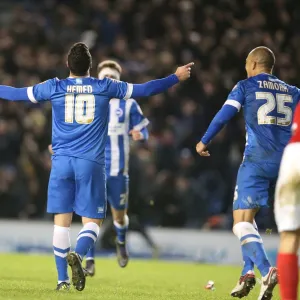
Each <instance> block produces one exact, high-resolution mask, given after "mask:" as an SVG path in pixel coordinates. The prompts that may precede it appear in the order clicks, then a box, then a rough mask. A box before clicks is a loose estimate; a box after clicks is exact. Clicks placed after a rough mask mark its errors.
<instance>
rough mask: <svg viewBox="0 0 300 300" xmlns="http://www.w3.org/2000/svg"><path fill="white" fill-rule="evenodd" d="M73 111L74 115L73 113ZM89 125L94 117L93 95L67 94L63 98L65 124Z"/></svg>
mask: <svg viewBox="0 0 300 300" xmlns="http://www.w3.org/2000/svg"><path fill="white" fill-rule="evenodd" d="M74 111H75V113H74ZM74 115H75V121H76V122H77V123H79V124H90V123H92V122H93V121H94V117H95V96H94V95H93V94H78V95H76V96H75V95H74V94H67V95H66V97H65V122H66V123H74Z"/></svg>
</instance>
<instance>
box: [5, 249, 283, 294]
mask: <svg viewBox="0 0 300 300" xmlns="http://www.w3.org/2000/svg"><path fill="white" fill-rule="evenodd" d="M96 264H97V269H96V275H95V277H93V278H87V284H86V288H85V290H84V291H82V292H78V291H76V290H75V289H74V288H73V287H72V289H71V290H70V291H69V292H56V291H54V289H55V287H56V269H55V265H54V258H53V257H51V256H37V255H23V254H9V255H8V254H0V299H1V300H2V299H3V300H4V299H5V300H10V299H13V300H16V299H20V300H21V299H22V300H26V299H30V300H37V299H38V300H52V299H53V300H54V299H55V300H60V299H66V300H67V299H72V300H77V299H82V300H89V299H91V300H97V299H103V300H111V299H118V300H119V299H120V300H123V299H124V300H137V299H144V300H150V299H151V300H156V299H157V300H175V299H176V300H185V299H187V300H194V299H197V300H208V299H214V300H223V299H234V298H231V297H230V295H229V293H230V291H231V289H232V288H233V287H234V285H235V284H236V281H237V279H238V277H239V273H240V268H238V267H225V266H212V265H200V264H189V263H174V262H161V261H151V260H149V261H141V260H132V261H130V263H129V265H128V267H127V268H125V269H120V268H119V267H118V265H117V262H116V261H115V259H97V261H96ZM208 280H213V281H214V282H215V287H216V290H215V291H210V290H205V289H204V286H205V285H206V283H207V281H208ZM259 288H260V285H259V284H258V283H257V284H256V287H255V288H254V289H253V290H252V291H251V293H250V294H249V296H248V297H247V298H244V299H248V300H252V299H253V300H254V299H257V297H258V293H259ZM273 299H274V300H279V296H278V287H276V288H275V293H274V297H273Z"/></svg>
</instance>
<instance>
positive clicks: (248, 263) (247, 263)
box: [242, 220, 258, 276]
mask: <svg viewBox="0 0 300 300" xmlns="http://www.w3.org/2000/svg"><path fill="white" fill-rule="evenodd" d="M253 227H254V229H255V230H256V231H257V232H258V228H257V225H256V222H255V220H254V221H253ZM243 254H244V253H243ZM243 261H244V267H243V269H242V276H245V275H247V274H249V275H250V276H251V275H252V274H253V275H254V262H253V261H252V260H251V258H250V257H248V256H247V255H243Z"/></svg>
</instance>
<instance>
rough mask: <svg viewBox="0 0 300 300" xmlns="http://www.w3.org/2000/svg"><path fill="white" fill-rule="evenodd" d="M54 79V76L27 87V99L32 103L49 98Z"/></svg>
mask: <svg viewBox="0 0 300 300" xmlns="http://www.w3.org/2000/svg"><path fill="white" fill-rule="evenodd" d="M56 80H57V79H56V78H55V79H49V80H46V81H44V82H42V83H39V84H36V85H34V86H30V87H28V88H27V95H28V98H29V100H30V101H31V102H33V103H38V102H41V101H47V100H50V99H51V95H52V93H53V89H54V87H55V81H56Z"/></svg>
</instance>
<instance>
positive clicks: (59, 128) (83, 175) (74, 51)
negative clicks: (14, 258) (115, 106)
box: [0, 43, 193, 291]
mask: <svg viewBox="0 0 300 300" xmlns="http://www.w3.org/2000/svg"><path fill="white" fill-rule="evenodd" d="M67 65H68V68H69V70H70V76H69V77H68V78H66V79H63V80H59V79H57V78H54V79H50V80H47V81H45V82H43V83H41V84H37V85H35V86H33V87H27V88H12V87H8V86H0V97H1V98H3V99H7V100H11V101H13V100H30V101H32V102H34V103H38V102H42V101H46V100H50V101H51V103H52V125H53V126H52V147H53V152H54V155H53V157H52V168H51V174H50V179H49V187H48V204H47V211H48V212H49V213H53V214H54V215H55V216H54V232H53V249H54V255H55V261H56V267H57V272H58V285H57V290H62V289H69V286H70V283H69V277H68V273H67V262H68V263H69V265H70V266H71V269H72V282H73V285H74V286H75V288H76V289H77V290H79V291H82V290H83V289H84V287H85V276H84V271H83V268H82V265H81V261H82V258H83V257H84V256H85V255H86V253H87V252H88V250H89V249H90V248H91V247H93V245H94V243H95V241H96V239H97V236H98V234H99V226H100V225H101V223H102V221H103V219H104V218H105V215H106V187H105V185H106V180H105V165H104V151H105V143H106V138H107V129H108V109H109V101H110V99H111V98H119V99H125V100H126V99H129V98H131V97H142V96H151V95H154V94H157V93H161V92H163V91H165V90H166V89H168V88H170V87H171V86H173V85H175V84H177V83H178V82H179V81H184V80H186V79H188V78H189V77H190V70H191V66H192V65H193V63H190V64H188V65H186V66H183V67H180V68H178V69H177V70H176V73H175V74H172V75H170V76H168V77H166V78H163V79H159V80H153V81H149V82H147V83H144V84H129V83H125V82H121V81H116V80H112V79H109V78H104V79H103V80H99V79H96V78H93V77H90V68H91V66H92V57H91V54H90V52H89V49H88V47H87V46H86V45H85V44H83V43H77V44H74V45H73V46H72V47H71V48H70V50H69V53H68V58H67ZM73 212H75V213H76V214H78V215H80V216H81V217H82V223H83V228H82V230H81V231H80V232H79V234H78V238H77V243H76V246H75V251H74V252H69V251H70V246H71V245H70V237H69V230H70V225H71V221H72V215H73Z"/></svg>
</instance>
